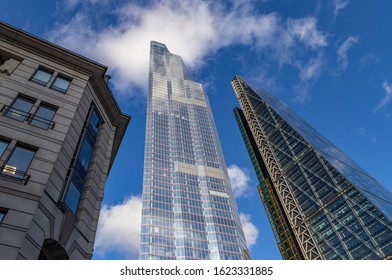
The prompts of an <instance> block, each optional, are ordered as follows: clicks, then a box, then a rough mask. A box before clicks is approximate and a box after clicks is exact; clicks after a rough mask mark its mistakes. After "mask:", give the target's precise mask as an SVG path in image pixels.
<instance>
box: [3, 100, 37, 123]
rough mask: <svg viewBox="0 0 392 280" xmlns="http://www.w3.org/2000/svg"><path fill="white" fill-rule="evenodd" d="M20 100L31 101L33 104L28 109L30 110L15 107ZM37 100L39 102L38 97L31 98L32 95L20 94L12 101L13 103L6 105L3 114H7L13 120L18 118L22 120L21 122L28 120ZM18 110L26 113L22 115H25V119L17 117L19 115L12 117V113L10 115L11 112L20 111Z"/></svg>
mask: <svg viewBox="0 0 392 280" xmlns="http://www.w3.org/2000/svg"><path fill="white" fill-rule="evenodd" d="M18 100H24V101H27V102H29V103H30V104H31V107H30V109H29V110H28V112H26V111H22V110H20V109H18V108H14V106H15V104H16V103H17V102H18ZM36 102H37V100H36V99H33V98H30V97H26V96H24V95H21V94H19V95H18V96H17V97H16V98H15V99H14V100H13V101H12V103H11V105H9V106H6V108H5V110H4V113H3V115H4V116H6V117H7V118H10V119H13V120H17V121H20V122H24V121H26V120H28V119H29V117H30V112H31V109H33V107H34V105H35V103H36ZM18 112H20V113H22V114H25V115H21V116H23V119H19V118H17V117H12V115H9V114H12V113H18Z"/></svg>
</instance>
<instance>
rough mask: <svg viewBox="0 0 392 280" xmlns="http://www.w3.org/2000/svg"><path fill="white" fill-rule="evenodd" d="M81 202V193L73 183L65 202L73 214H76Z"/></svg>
mask: <svg viewBox="0 0 392 280" xmlns="http://www.w3.org/2000/svg"><path fill="white" fill-rule="evenodd" d="M79 200H80V191H79V190H78V188H77V187H76V186H75V184H74V183H73V182H72V181H71V183H70V184H69V186H68V191H67V195H66V197H65V201H64V202H65V204H66V205H67V206H68V208H69V209H70V210H71V211H72V213H76V210H77V209H78V204H79Z"/></svg>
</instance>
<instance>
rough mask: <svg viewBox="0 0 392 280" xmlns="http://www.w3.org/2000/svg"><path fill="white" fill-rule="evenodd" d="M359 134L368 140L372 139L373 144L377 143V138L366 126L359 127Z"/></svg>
mask: <svg viewBox="0 0 392 280" xmlns="http://www.w3.org/2000/svg"><path fill="white" fill-rule="evenodd" d="M358 135H359V136H361V137H363V138H365V139H366V140H368V141H370V142H371V143H372V144H376V143H377V138H376V136H374V135H373V134H372V133H369V132H368V131H367V129H366V128H365V127H364V126H361V127H360V128H359V129H358Z"/></svg>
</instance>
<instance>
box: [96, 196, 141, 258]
mask: <svg viewBox="0 0 392 280" xmlns="http://www.w3.org/2000/svg"><path fill="white" fill-rule="evenodd" d="M141 211H142V200H141V198H140V197H138V196H131V197H128V198H127V199H125V200H124V201H123V202H122V203H121V204H117V205H113V206H108V205H103V207H102V209H101V214H100V217H99V224H98V230H97V236H96V240H95V247H94V254H97V255H98V256H100V257H102V258H105V256H106V255H109V254H111V253H117V254H120V255H122V256H123V257H124V258H126V259H138V256H139V245H140V227H141Z"/></svg>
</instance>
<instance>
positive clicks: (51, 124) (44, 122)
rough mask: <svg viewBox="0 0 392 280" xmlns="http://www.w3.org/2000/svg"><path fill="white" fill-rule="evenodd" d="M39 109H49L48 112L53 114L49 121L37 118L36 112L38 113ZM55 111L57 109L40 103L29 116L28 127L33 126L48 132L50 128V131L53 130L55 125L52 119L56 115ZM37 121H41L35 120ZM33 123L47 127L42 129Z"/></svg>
mask: <svg viewBox="0 0 392 280" xmlns="http://www.w3.org/2000/svg"><path fill="white" fill-rule="evenodd" d="M41 108H46V109H50V110H51V111H52V112H53V116H52V118H51V119H45V118H43V117H40V116H37V114H38V112H39V110H40V109H41ZM57 110H58V108H57V107H55V106H52V105H50V104H47V103H44V102H41V103H40V104H39V105H38V106H37V108H36V109H35V112H34V114H30V118H29V124H30V125H33V126H35V127H38V128H41V129H46V130H48V129H49V128H50V129H53V128H54V125H55V123H54V122H53V119H54V117H55V115H56V113H57ZM37 119H42V120H43V121H40V120H37ZM34 121H35V122H38V123H43V124H47V127H42V126H40V125H37V124H34V123H33V122H34Z"/></svg>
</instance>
